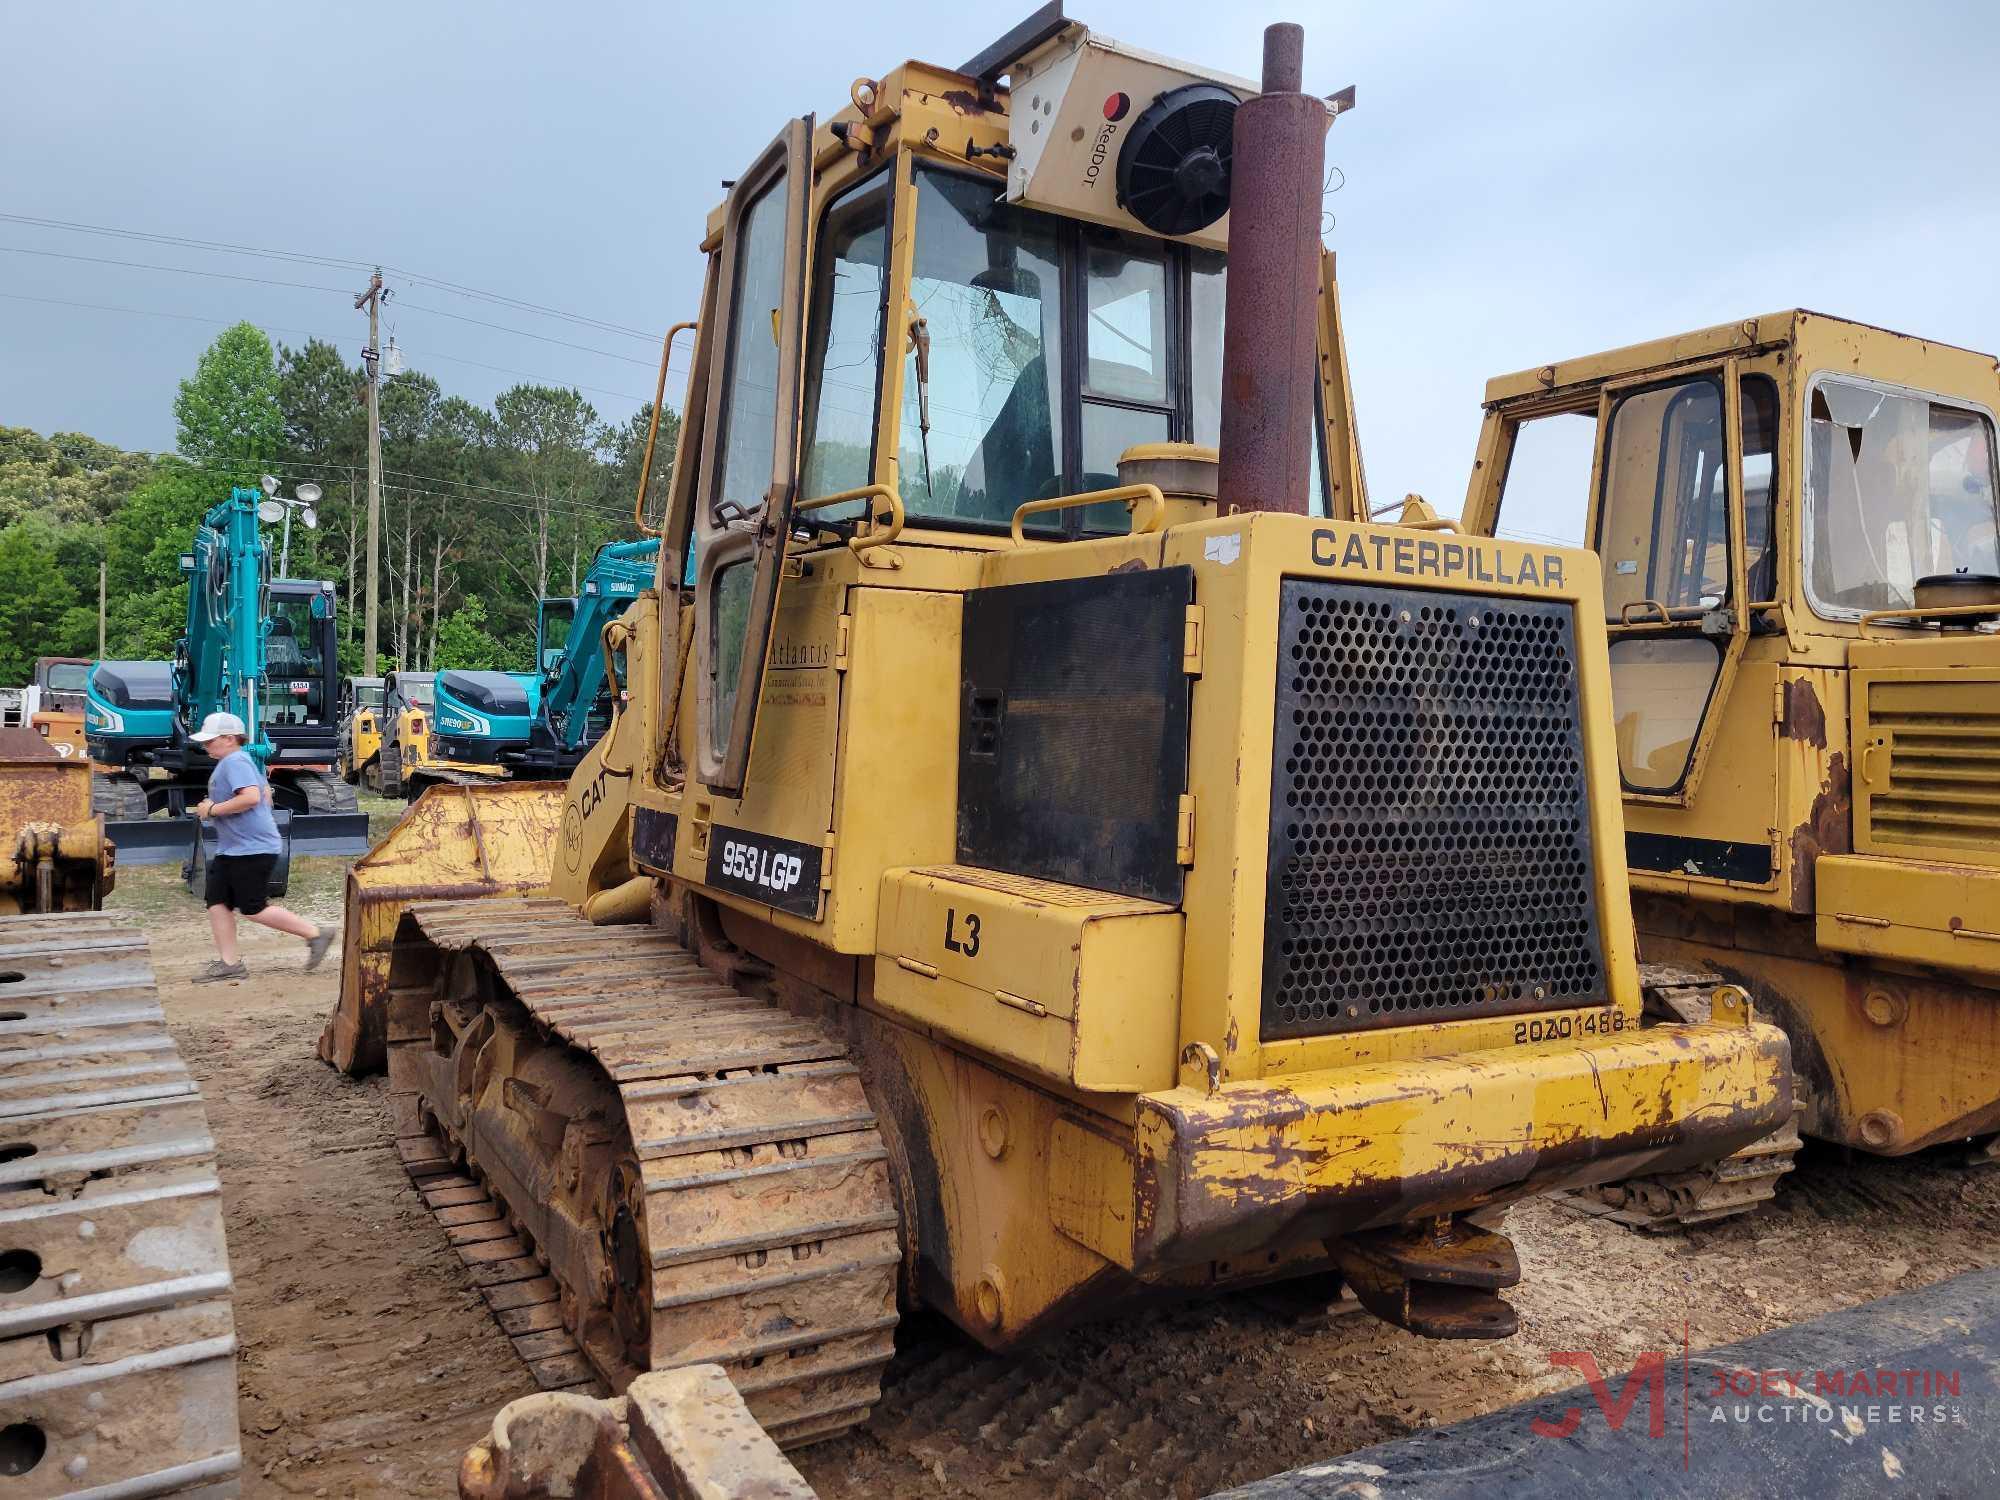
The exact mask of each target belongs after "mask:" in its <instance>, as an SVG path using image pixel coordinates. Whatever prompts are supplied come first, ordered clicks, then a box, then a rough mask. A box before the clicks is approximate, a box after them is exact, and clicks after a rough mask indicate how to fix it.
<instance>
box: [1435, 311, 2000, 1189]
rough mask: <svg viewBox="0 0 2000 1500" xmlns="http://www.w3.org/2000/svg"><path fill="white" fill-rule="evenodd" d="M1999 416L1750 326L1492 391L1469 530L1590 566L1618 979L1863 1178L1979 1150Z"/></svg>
mask: <svg viewBox="0 0 2000 1500" xmlns="http://www.w3.org/2000/svg"><path fill="white" fill-rule="evenodd" d="M1996 410H2000V366H1996V363H1995V360H1994V358H1993V356H1991V355H1988V354H1978V353H1974V352H1972V351H1971V350H1966V349H1957V348H1953V347H1951V346H1950V345H1948V344H1940V343H1936V342H1933V341H1931V340H1926V339H1918V338H1911V337H1908V336H1906V335H1903V334H1899V333H1891V332H1889V331H1887V330H1886V329H1881V328H1873V327H1869V326H1867V325H1865V324H1861V323H1853V322H1848V321H1844V320H1842V319H1839V318H1832V317H1827V316H1824V315H1822V314H1819V313H1813V312H1806V311H1799V310H1794V311H1790V312H1780V313H1773V314H1769V315H1767V316H1764V317H1758V318H1748V319H1745V320H1743V321H1742V322H1738V323H1728V324H1723V325H1721V326H1719V327H1715V328H1706V329H1702V330H1699V331H1697V332H1694V333H1689V334H1683V335H1681V336H1680V337H1678V338H1670V339H1660V340H1657V341H1655V342H1652V343H1647V344H1639V345H1634V346H1632V347H1630V348H1625V349H1617V350H1613V351H1611V352H1609V353H1606V354H1599V355H1593V356H1590V357H1588V358H1583V359H1573V360H1565V361H1563V362H1561V363H1558V364H1552V365H1545V366H1542V367H1541V368H1539V369H1534V370H1526V371H1522V372H1521V373H1519V374H1515V375H1506V376H1501V377H1499V378H1497V379H1495V380H1493V381H1492V382H1490V383H1489V384H1488V386H1487V389H1486V417H1485V422H1484V426H1483V428H1482V430H1481V435H1480V441H1479V449H1478V456H1477V461H1476V464H1475V468H1474V473H1473V477H1472V483H1471V487H1470V490H1469V491H1468V494H1467V499H1466V509H1465V520H1466V523H1467V526H1468V529H1470V530H1472V531H1475V532H1481V533H1495V532H1497V533H1498V534H1499V535H1500V536H1502V537H1506V536H1520V535H1526V534H1535V535H1544V534H1549V535H1560V536H1568V537H1574V538H1577V539H1580V540H1584V541H1586V542H1587V543H1588V544H1589V545H1592V546H1594V547H1595V548H1596V549H1597V551H1598V552H1599V553H1600V554H1601V556H1602V560H1603V561H1602V568H1603V573H1602V577H1603V592H1604V609H1603V618H1604V622H1605V628H1606V630H1607V631H1608V632H1609V635H1610V665H1611V695H1612V706H1613V711H1614V712H1615V714H1616V716H1617V752H1618V765H1619V774H1620V780H1621V783H1622V787H1623V794H1624V801H1625V823H1626V830H1625V854H1626V861H1627V863H1628V865H1629V866H1630V869H1631V880H1632V886H1633V907H1634V911H1635V914H1636V917H1637V922H1638V929H1639V943H1640V952H1641V955H1642V957H1644V958H1645V959H1647V960H1648V961H1650V962H1652V963H1655V964H1659V965H1662V966H1665V967H1667V968H1669V969H1672V970H1678V971H1681V972H1682V973H1684V974H1697V975H1700V976H1702V982H1703V983H1710V982H1713V981H1715V980H1716V979H1718V978H1719V979H1722V980H1726V981H1728V982H1730V983H1732V984H1735V985H1738V986H1741V987H1742V988H1744V989H1746V990H1748V991H1749V992H1750V993H1751V995H1752V996H1754V998H1755V1003H1756V1004H1757V1006H1758V1007H1759V1009H1760V1010H1761V1011H1763V1012H1765V1013H1768V1014H1769V1015H1770V1016H1771V1018H1772V1019H1773V1020H1774V1021H1776V1022H1777V1024H1779V1025H1780V1026H1782V1027H1783V1028H1784V1029H1785V1031H1786V1032H1787V1033H1789V1035H1790V1037H1791V1040H1792V1049H1793V1057H1794V1059H1795V1062H1796V1066H1797V1069H1798V1090H1799V1101H1800V1105H1801V1111H1802V1112H1801V1117H1800V1123H1801V1127H1802V1128H1803V1129H1804V1130H1805V1131H1806V1132H1807V1133H1808V1134H1810V1135H1814V1136H1817V1137H1820V1138H1822V1139H1824V1140H1828V1141H1835V1142H1839V1143H1841V1144H1842V1145H1846V1146H1852V1147H1858V1148H1860V1149H1862V1150H1865V1151H1871V1152H1876V1153H1880V1154H1883V1155H1890V1156H1897V1155H1903V1154H1906V1153H1908V1152H1912V1151H1917V1150H1920V1149H1922V1148H1924V1147H1927V1146H1934V1145H1938V1144H1941V1143H1946V1142H1968V1141H1969V1142H1974V1143H1984V1145H1985V1146H1986V1147H1987V1148H1989V1149H1990V1144H1991V1142H1992V1141H1993V1139H1994V1138H1995V1133H1996V1132H2000V635H1996V633H1995V627H1996V625H2000V576H1996V575H2000V550H1997V549H1996V542H1995V528H1996V523H2000V512H1996V508H1995V504H1996V502H1995V495H1996V491H2000V470H1996V467H1995V447H1994V438H1995V435H1994V429H1993V422H1994V413H1995V411H1996ZM1623 1194H1624V1189H1618V1190H1614V1191H1613V1194H1612V1196H1613V1198H1614V1199H1617V1200H1619V1203H1618V1206H1620V1207H1624V1206H1626V1205H1625V1204H1624V1203H1623ZM1641 1196H1643V1197H1646V1198H1649V1199H1651V1200H1653V1201H1652V1202H1651V1203H1650V1205H1649V1204H1646V1203H1633V1204H1631V1205H1630V1207H1632V1208H1633V1209H1634V1210H1635V1211H1637V1212H1640V1213H1642V1214H1643V1213H1647V1212H1650V1211H1651V1210H1653V1209H1671V1207H1672V1205H1670V1204H1668V1203H1666V1202H1665V1201H1664V1199H1663V1198H1662V1197H1661V1195H1660V1194H1659V1193H1657V1192H1653V1191H1650V1190H1648V1191H1645V1192H1642V1194H1641Z"/></svg>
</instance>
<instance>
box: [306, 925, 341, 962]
mask: <svg viewBox="0 0 2000 1500" xmlns="http://www.w3.org/2000/svg"><path fill="white" fill-rule="evenodd" d="M334 937H335V933H334V931H333V929H332V928H331V927H322V928H320V930H319V936H318V937H312V938H307V939H306V972H307V973H308V974H310V973H312V971H313V970H314V969H317V968H318V967H319V965H320V960H321V959H323V958H325V957H326V950H327V949H329V948H331V947H332V946H333V939H334Z"/></svg>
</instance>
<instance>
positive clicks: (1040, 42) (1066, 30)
mask: <svg viewBox="0 0 2000 1500" xmlns="http://www.w3.org/2000/svg"><path fill="white" fill-rule="evenodd" d="M1056 20H1059V16H1058V18H1056V19H1055V20H1052V22H1051V24H1050V25H1049V26H1048V27H1046V28H1045V29H1044V34H1043V35H1042V36H1041V37H1040V38H1039V39H1032V40H1029V41H1028V44H1027V46H1026V47H1025V49H1024V50H1023V51H1022V52H1021V53H1020V55H1019V56H1017V57H1011V58H1009V57H1003V56H1000V55H998V53H999V51H1000V48H999V47H996V48H994V49H989V51H988V52H987V53H985V54H982V56H981V57H980V58H979V59H976V60H975V61H974V62H973V63H972V64H969V65H968V66H967V69H966V71H968V72H972V73H974V74H975V75H978V74H982V73H983V74H985V75H986V76H987V77H989V78H990V77H994V76H998V75H999V74H1003V73H1004V74H1005V75H1006V77H1007V80H1008V86H1009V92H1010V98H1009V125H1008V137H1007V139H1008V144H1009V145H1011V146H1012V147H1013V150H1014V156H1013V160H1012V161H1011V162H1009V163H1008V167H1007V199H1008V201H1009V202H1012V203H1020V204H1024V205H1026V206H1027V207H1030V208H1041V209H1047V210H1049V211H1051V212H1053V213H1058V214H1062V215H1065V216H1067V217H1072V218H1080V219H1089V220H1092V221H1094V222H1096V223H1099V224H1109V225H1112V226H1114V227H1115V228H1118V229H1133V230H1140V231H1143V232H1145V233H1148V234H1154V235H1159V236H1162V237H1164V238H1167V239H1177V240H1185V241H1187V242H1188V243H1190V244H1196V245H1207V246H1211V247H1213V248H1215V249H1222V248H1224V247H1226V246H1227V244H1228V243H1229V180H1230V173H1229V165H1230V138H1231V133H1232V131H1233V130H1234V127H1235V123H1236V106H1237V105H1238V104H1240V103H1241V102H1242V101H1243V100H1245V99H1249V98H1253V97H1254V96H1255V95H1256V93H1257V86H1256V85H1255V84H1253V83H1251V82H1250V81H1249V80H1247V79H1243V78H1235V77H1232V76H1230V75H1229V74H1226V73H1214V72H1208V71H1205V70H1203V69H1200V68H1197V67H1194V66H1193V65H1191V64H1189V63H1182V62H1175V61H1174V60H1173V59H1172V58H1167V57H1157V56H1155V55H1154V54H1152V53H1150V52H1141V51H1140V50H1139V49H1138V48H1136V47H1128V46H1126V45H1125V44H1124V43H1122V42H1116V41H1113V40H1112V39H1111V38H1110V37H1107V36H1099V35H1097V34H1096V33H1094V32H1092V31H1091V30H1090V29H1089V28H1087V27H1085V26H1082V25H1079V24H1077V23H1074V22H1067V21H1061V22H1060V24H1059V25H1057V24H1056ZM1000 45H1001V47H1004V45H1005V43H1004V42H1003V43H1002V44H1000ZM1003 63H1004V66H1002V64H1003ZM1351 97H1352V96H1351V92H1350V93H1349V94H1347V95H1343V96H1342V97H1341V99H1340V101H1339V102H1337V103H1334V102H1330V103H1329V104H1328V106H1327V123H1328V124H1331V123H1332V122H1333V118H1334V116H1335V114H1337V113H1339V112H1340V110H1341V109H1343V108H1345V107H1346V105H1347V104H1348V103H1349V102H1351Z"/></svg>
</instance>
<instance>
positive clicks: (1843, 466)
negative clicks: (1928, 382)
mask: <svg viewBox="0 0 2000 1500" xmlns="http://www.w3.org/2000/svg"><path fill="white" fill-rule="evenodd" d="M1995 480H1996V476H1995V471H1994V447H1993V424H1992V421H1991V419H1990V418H1988V417H1987V416H1986V415H1985V414H1984V413H1983V412H1978V411H1974V410H1972V409H1971V408H1969V407H1964V406H1959V405H1956V404H1953V403H1951V402H1947V401H1944V400H1941V399H1939V398H1937V397H1934V396H1927V395H1924V394H1921V393H1916V392H1908V391H1901V390H1892V389H1889V388H1887V387H1883V386H1876V385H1871V384H1869V383H1867V382H1865V381H1861V380H1856V379H1853V378H1850V377H1846V376H1821V377H1820V378H1819V379H1817V380H1816V381H1814V383H1813V388H1812V401H1811V418H1810V423H1809V426H1808V430H1807V438H1806V527H1805V533H1806V541H1805V549H1806V583H1807V593H1808V596H1809V597H1810V599H1811V601H1812V604H1813V608H1814V609H1815V610H1816V611H1817V612H1818V613H1820V614H1822V615H1828V616H1834V617H1848V616H1852V615H1855V614H1859V613H1862V612H1864V611H1867V610H1872V609H1905V608H1908V607H1909V606H1910V605H1912V604H1913V603H1914V602H1915V586H1916V583H1917V580H1919V579H1921V578H1925V577H1928V576H1930V575H1932V574H1938V573H1954V572H1959V571H1961V570H1962V571H1965V572H1969V573H1994V572H2000V549H1996V541H1995V536H1996V521H2000V513H1997V512H1996V510H1995V501H1994V496H1995V492H1996V483H1995Z"/></svg>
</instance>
